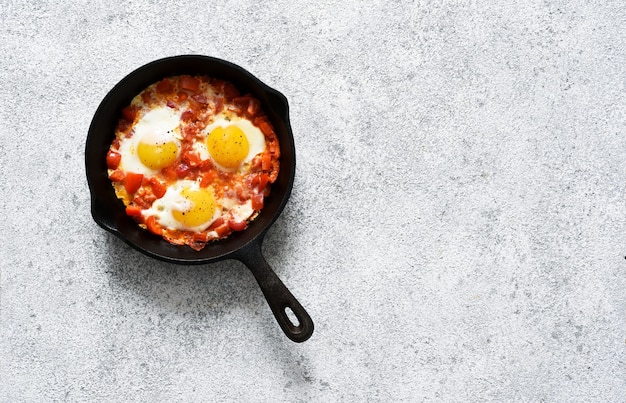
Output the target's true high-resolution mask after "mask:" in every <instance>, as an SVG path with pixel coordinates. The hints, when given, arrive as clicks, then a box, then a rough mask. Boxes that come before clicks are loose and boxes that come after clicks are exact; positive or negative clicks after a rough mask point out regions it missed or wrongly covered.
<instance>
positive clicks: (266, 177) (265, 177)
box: [255, 173, 270, 190]
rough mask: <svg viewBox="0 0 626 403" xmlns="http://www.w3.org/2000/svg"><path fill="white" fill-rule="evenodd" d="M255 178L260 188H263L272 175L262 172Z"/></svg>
mask: <svg viewBox="0 0 626 403" xmlns="http://www.w3.org/2000/svg"><path fill="white" fill-rule="evenodd" d="M257 178H258V179H257ZM255 179H257V180H258V185H259V186H258V189H259V190H263V189H265V187H266V186H267V182H269V180H270V176H269V175H268V174H266V173H262V174H261V175H258V176H257V177H256V178H255Z"/></svg>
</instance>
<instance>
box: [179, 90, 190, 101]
mask: <svg viewBox="0 0 626 403" xmlns="http://www.w3.org/2000/svg"><path fill="white" fill-rule="evenodd" d="M188 96H189V95H187V93H186V92H183V91H181V92H179V93H178V101H179V102H182V101H184V100H185V99H187V97H188Z"/></svg>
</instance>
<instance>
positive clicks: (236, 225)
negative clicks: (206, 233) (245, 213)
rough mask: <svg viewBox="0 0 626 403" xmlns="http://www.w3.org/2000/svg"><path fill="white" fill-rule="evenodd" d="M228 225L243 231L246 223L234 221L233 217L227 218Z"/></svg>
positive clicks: (234, 229) (235, 229)
mask: <svg viewBox="0 0 626 403" xmlns="http://www.w3.org/2000/svg"><path fill="white" fill-rule="evenodd" d="M228 226H229V227H230V228H231V229H232V230H233V231H243V230H244V229H246V227H247V226H248V224H247V223H246V222H245V221H235V220H233V219H230V220H228Z"/></svg>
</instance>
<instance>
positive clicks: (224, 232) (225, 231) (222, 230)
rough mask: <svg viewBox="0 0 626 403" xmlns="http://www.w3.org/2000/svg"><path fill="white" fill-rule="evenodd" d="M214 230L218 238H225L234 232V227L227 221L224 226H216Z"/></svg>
mask: <svg viewBox="0 0 626 403" xmlns="http://www.w3.org/2000/svg"><path fill="white" fill-rule="evenodd" d="M213 231H215V233H217V237H218V238H224V237H225V236H228V235H230V233H231V232H233V229H232V228H230V226H229V225H228V224H227V223H225V224H223V225H222V226H220V227H217V228H215V229H214V230H213Z"/></svg>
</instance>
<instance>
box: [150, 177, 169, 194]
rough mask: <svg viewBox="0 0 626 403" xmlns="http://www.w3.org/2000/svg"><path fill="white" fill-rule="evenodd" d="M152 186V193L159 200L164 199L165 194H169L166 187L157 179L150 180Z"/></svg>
mask: <svg viewBox="0 0 626 403" xmlns="http://www.w3.org/2000/svg"><path fill="white" fill-rule="evenodd" d="M150 185H151V186H152V193H154V195H155V196H156V197H157V199H160V198H161V197H163V196H164V195H165V192H167V188H166V187H165V185H163V184H162V183H161V181H159V180H158V179H157V178H154V177H153V178H150Z"/></svg>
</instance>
